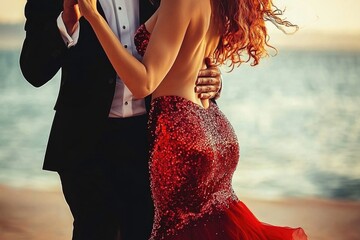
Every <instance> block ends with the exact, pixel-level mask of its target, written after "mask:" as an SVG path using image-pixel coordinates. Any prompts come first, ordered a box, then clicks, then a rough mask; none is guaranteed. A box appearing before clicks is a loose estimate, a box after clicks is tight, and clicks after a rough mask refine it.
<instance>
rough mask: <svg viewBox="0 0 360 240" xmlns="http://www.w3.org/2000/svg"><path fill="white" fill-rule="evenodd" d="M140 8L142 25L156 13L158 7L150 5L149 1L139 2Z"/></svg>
mask: <svg viewBox="0 0 360 240" xmlns="http://www.w3.org/2000/svg"><path fill="white" fill-rule="evenodd" d="M139 7H140V24H143V23H145V22H146V20H148V19H149V18H150V17H151V15H153V14H154V12H155V11H156V7H155V6H154V5H152V4H151V3H150V1H149V0H139Z"/></svg>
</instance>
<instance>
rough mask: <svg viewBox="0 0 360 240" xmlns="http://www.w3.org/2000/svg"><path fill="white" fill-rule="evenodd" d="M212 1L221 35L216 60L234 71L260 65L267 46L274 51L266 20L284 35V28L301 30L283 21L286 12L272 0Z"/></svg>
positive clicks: (157, 2)
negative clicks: (240, 67) (249, 63)
mask: <svg viewBox="0 0 360 240" xmlns="http://www.w3.org/2000/svg"><path fill="white" fill-rule="evenodd" d="M150 2H151V3H152V4H153V5H155V6H159V5H160V2H161V0H150ZM211 2H212V7H213V13H212V16H213V20H214V22H215V23H216V24H217V27H218V31H219V35H220V41H219V44H218V46H217V48H216V50H215V52H214V56H213V59H214V60H215V62H216V63H217V64H219V65H221V64H226V63H228V66H229V67H230V68H231V70H232V69H234V67H235V66H239V65H240V64H241V63H244V62H250V61H251V60H252V62H251V66H255V65H258V64H259V61H260V58H262V57H264V56H267V55H268V53H267V50H266V47H270V48H273V49H275V48H274V47H273V46H271V45H269V43H268V41H269V35H268V33H267V29H266V26H265V21H270V22H272V23H273V24H274V25H275V26H276V27H277V28H279V29H280V30H282V31H283V32H285V31H284V29H283V28H282V27H294V28H295V31H297V30H298V26H297V25H294V24H292V23H291V22H289V21H286V20H284V19H282V18H281V16H282V15H283V11H282V10H280V9H279V8H277V7H276V6H275V5H274V4H273V2H272V0H211ZM285 33H286V32H285ZM275 50H276V49H275ZM244 55H245V56H244ZM231 70H230V71H231Z"/></svg>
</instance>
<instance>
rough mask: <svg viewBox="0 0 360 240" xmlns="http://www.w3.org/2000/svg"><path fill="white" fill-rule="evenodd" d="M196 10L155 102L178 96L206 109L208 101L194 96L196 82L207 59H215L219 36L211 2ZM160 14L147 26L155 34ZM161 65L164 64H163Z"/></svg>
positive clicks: (203, 1)
mask: <svg viewBox="0 0 360 240" xmlns="http://www.w3.org/2000/svg"><path fill="white" fill-rule="evenodd" d="M193 2H194V1H193ZM174 7H176V6H174ZM193 7H194V8H195V10H194V11H192V16H191V21H190V23H189V25H188V28H187V30H186V33H185V36H184V38H183V40H182V44H181V47H180V50H179V53H178V55H177V57H176V60H175V62H174V64H173V65H172V67H171V68H170V70H169V72H168V73H167V75H166V76H165V78H164V79H163V81H162V82H161V83H160V85H159V86H158V87H157V89H156V90H155V91H154V93H153V94H152V97H153V99H154V98H156V97H159V96H164V95H175V96H180V97H183V98H186V99H188V100H190V101H192V102H195V103H197V104H199V105H200V106H202V107H204V108H207V107H208V105H209V102H208V100H201V99H199V98H198V96H197V94H196V93H195V92H194V88H195V81H196V79H197V75H198V72H199V70H200V69H203V68H206V65H205V63H204V59H205V57H210V56H212V54H213V52H214V50H215V48H216V46H217V44H218V40H219V36H218V35H217V34H216V31H215V29H214V24H212V18H211V0H197V1H195V2H194V4H193ZM159 11H161V9H159V10H158V11H157V12H156V13H155V14H154V15H153V16H152V17H151V18H150V19H149V20H148V21H147V22H146V23H145V24H146V28H147V29H148V31H149V32H152V30H153V28H154V26H155V25H156V23H157V21H158V18H157V16H158V13H159ZM174 31H176V29H174ZM158 64H162V62H161V60H159V62H158Z"/></svg>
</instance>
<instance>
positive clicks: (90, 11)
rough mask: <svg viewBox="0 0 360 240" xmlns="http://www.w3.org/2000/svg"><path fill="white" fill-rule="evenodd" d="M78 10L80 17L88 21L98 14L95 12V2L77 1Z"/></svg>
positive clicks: (91, 0) (89, 0)
mask: <svg viewBox="0 0 360 240" xmlns="http://www.w3.org/2000/svg"><path fill="white" fill-rule="evenodd" d="M77 2H78V5H79V9H80V12H81V15H82V16H84V17H85V18H86V20H88V21H90V20H91V19H92V17H94V16H96V15H98V14H99V12H98V10H97V6H96V3H97V0H78V1H77Z"/></svg>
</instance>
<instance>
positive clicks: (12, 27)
mask: <svg viewBox="0 0 360 240" xmlns="http://www.w3.org/2000/svg"><path fill="white" fill-rule="evenodd" d="M25 2H26V1H25V0H13V1H5V0H1V6H2V7H1V8H0V132H1V134H0V184H6V185H12V186H24V187H31V188H52V187H54V186H57V184H58V177H57V175H56V174H54V173H48V172H45V171H42V170H41V167H42V161H43V156H44V151H45V147H46V143H47V137H48V134H49V129H50V126H51V122H52V117H53V114H54V112H53V110H52V107H53V105H54V102H55V100H56V96H57V91H58V87H59V75H58V76H56V77H55V79H54V80H53V81H51V82H49V83H48V84H47V85H45V86H44V87H42V88H40V89H36V88H33V87H32V86H30V84H28V83H27V82H26V81H25V80H24V78H23V77H22V75H21V72H20V70H19V64H18V61H19V53H20V48H21V44H22V41H23V39H24V31H23V24H24V21H25V20H24V16H23V8H24V4H25ZM275 3H276V4H277V5H278V7H279V8H280V9H286V10H285V15H286V16H287V19H288V20H290V21H292V22H293V23H296V24H298V25H299V27H300V29H299V31H298V32H296V33H295V34H293V35H285V34H283V33H282V32H281V31H279V30H278V29H275V28H274V27H273V26H272V24H269V32H270V37H271V39H270V43H271V44H272V45H273V46H275V47H276V48H277V49H278V53H277V55H276V56H270V57H268V58H265V59H263V61H262V62H261V63H260V65H258V66H256V67H250V66H249V64H244V65H242V66H241V67H239V68H236V69H235V70H234V71H233V72H231V73H227V70H228V69H226V68H225V69H223V71H222V72H223V78H224V83H223V84H224V86H223V91H222V97H221V98H220V99H219V101H218V102H219V105H220V106H221V108H222V110H223V111H224V112H225V114H226V115H227V116H228V117H229V119H230V121H231V122H232V124H233V126H234V128H235V130H236V132H237V135H238V138H239V140H240V144H241V159H240V163H239V167H238V170H237V172H236V174H235V176H234V186H235V188H236V190H238V192H239V194H240V195H244V196H252V197H256V198H281V197H288V196H296V197H305V198H306V197H321V198H336V199H353V200H360V119H359V118H360V108H359V106H360V14H359V13H358V9H360V1H358V0H342V1H340V0H331V1H327V0H317V1H310V0H302V1H295V0H288V1H285V0H282V1H280V0H278V1H277V2H275ZM288 31H289V32H291V31H292V29H288ZM270 54H271V55H274V51H270Z"/></svg>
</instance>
